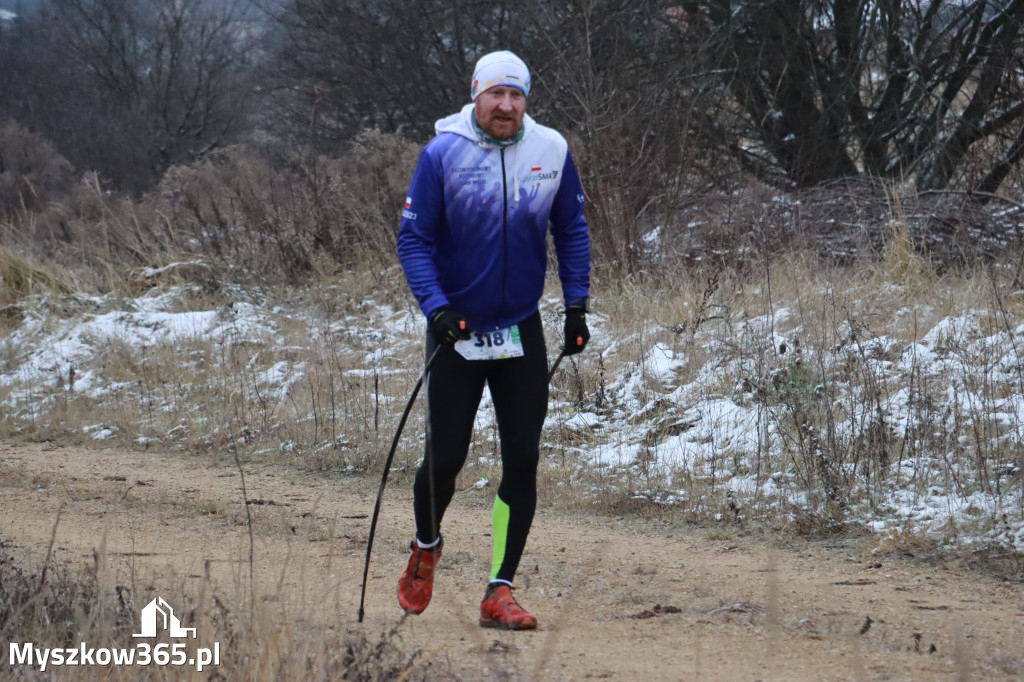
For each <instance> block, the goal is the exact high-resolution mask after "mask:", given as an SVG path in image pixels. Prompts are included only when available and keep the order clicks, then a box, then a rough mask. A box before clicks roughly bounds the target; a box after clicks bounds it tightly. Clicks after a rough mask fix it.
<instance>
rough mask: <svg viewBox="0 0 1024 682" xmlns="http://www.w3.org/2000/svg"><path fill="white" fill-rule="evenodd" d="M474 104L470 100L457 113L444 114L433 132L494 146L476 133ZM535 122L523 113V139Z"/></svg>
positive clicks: (485, 145)
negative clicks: (453, 134) (450, 134)
mask: <svg viewBox="0 0 1024 682" xmlns="http://www.w3.org/2000/svg"><path fill="white" fill-rule="evenodd" d="M474 106H475V105H474V104H473V103H472V102H470V103H469V104H467V105H466V106H464V107H462V110H461V111H459V112H458V113H455V114H452V115H451V116H445V117H444V118H442V119H440V120H439V121H437V122H436V123H435V124H434V133H435V134H437V135H440V134H441V133H455V134H456V135H461V136H462V137H464V138H466V139H468V140H472V141H473V142H475V143H476V144H478V145H479V146H481V147H495V145H494V144H492V143H490V142H488V141H487V140H484V139H481V138H480V136H479V135H478V134H477V131H476V126H475V125H473V108H474ZM536 125H537V122H536V121H534V120H533V119H532V118H531V117H530V115H529V114H524V115H523V139H524V140H525V139H526V137H527V136H528V135H529V134H530V133H531V132H533V129H534V127H535V126H536Z"/></svg>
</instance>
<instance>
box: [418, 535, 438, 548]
mask: <svg viewBox="0 0 1024 682" xmlns="http://www.w3.org/2000/svg"><path fill="white" fill-rule="evenodd" d="M440 544H441V536H440V535H438V536H437V539H436V540H434V541H433V542H431V543H430V544H429V545H428V544H425V543H424V542H423V541H422V540H420V539H419V538H416V545H417V546H418V547H419V548H420V549H434V548H435V547H437V546H438V545H440Z"/></svg>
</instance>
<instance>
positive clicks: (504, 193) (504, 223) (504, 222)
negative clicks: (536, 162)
mask: <svg viewBox="0 0 1024 682" xmlns="http://www.w3.org/2000/svg"><path fill="white" fill-rule="evenodd" d="M500 152H501V201H502V215H501V237H502V243H503V244H502V245H503V247H504V250H503V251H502V254H501V257H502V267H503V272H502V276H501V308H500V309H499V312H500V313H502V314H504V312H505V302H506V293H507V291H506V286H507V282H508V178H507V176H506V175H505V149H504V147H503V148H502V149H501V150H500ZM512 170H513V172H515V169H512ZM500 320H501V315H499V316H498V318H497V319H495V320H494V325H495V326H498V325H499V322H500Z"/></svg>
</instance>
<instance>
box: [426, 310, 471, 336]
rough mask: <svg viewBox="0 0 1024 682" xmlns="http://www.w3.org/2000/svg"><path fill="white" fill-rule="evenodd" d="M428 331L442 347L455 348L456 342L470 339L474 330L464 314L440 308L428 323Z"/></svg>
mask: <svg viewBox="0 0 1024 682" xmlns="http://www.w3.org/2000/svg"><path fill="white" fill-rule="evenodd" d="M427 331H429V332H430V334H431V336H433V337H434V340H435V341H437V342H438V343H439V344H441V345H448V346H454V345H455V342H456V341H464V340H465V339H468V338H469V337H470V335H471V334H472V332H473V330H472V329H471V328H470V326H469V322H467V321H466V318H465V316H463V314H462V313H457V312H455V311H454V310H452V309H451V308H449V307H448V306H444V307H442V308H439V309H438V311H437V312H436V313H434V316H433V317H431V318H430V321H429V322H428V323H427Z"/></svg>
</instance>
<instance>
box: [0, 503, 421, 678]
mask: <svg viewBox="0 0 1024 682" xmlns="http://www.w3.org/2000/svg"><path fill="white" fill-rule="evenodd" d="M58 523H59V518H58ZM108 559H109V557H106V556H105V555H104V553H103V550H102V548H101V549H100V550H99V551H98V552H97V554H96V556H95V561H94V563H93V565H92V566H90V567H88V568H84V569H83V568H77V567H72V566H70V565H69V564H67V563H65V562H63V561H62V560H59V559H56V558H54V557H53V556H52V552H51V553H50V554H48V555H47V556H46V557H45V558H44V559H43V561H42V562H34V561H32V560H30V559H26V558H25V557H23V556H20V555H18V554H17V553H16V551H15V550H14V549H13V548H12V547H11V546H10V545H8V544H7V543H5V542H4V541H2V540H0V636H2V639H3V641H4V642H5V652H4V665H3V666H2V667H0V680H24V679H62V680H180V679H231V680H325V681H326V680H339V679H345V680H360V681H365V682H369V681H371V680H384V679H389V680H390V679H408V680H416V679H426V678H425V676H424V673H423V672H422V671H419V666H418V657H419V651H417V650H410V648H409V647H408V645H407V644H405V643H404V642H402V641H401V640H400V637H399V636H398V629H399V627H400V625H401V621H399V623H398V624H397V625H395V626H393V627H392V628H391V629H390V630H385V631H383V632H380V633H370V632H367V631H366V630H363V629H360V630H359V631H347V630H345V629H343V628H335V627H333V626H331V625H328V624H322V623H315V622H309V621H310V619H301V620H304V621H305V622H304V625H303V627H297V623H298V622H300V619H299V614H300V613H301V608H302V606H301V605H299V604H296V603H292V602H290V601H289V600H288V599H287V598H281V597H280V595H277V594H273V595H271V594H269V593H267V594H263V593H261V594H259V595H258V596H257V598H253V599H249V598H247V597H248V594H247V593H248V588H246V589H243V588H241V587H240V586H222V585H220V584H219V583H216V582H213V581H211V579H210V574H209V566H207V571H206V573H205V575H204V576H203V577H202V579H201V580H199V581H198V584H197V581H194V580H185V579H184V577H183V576H174V575H162V576H161V578H160V580H161V585H163V586H164V587H167V586H171V585H178V588H177V589H173V588H171V589H167V590H164V589H163V588H161V590H160V594H161V596H165V597H166V600H167V601H168V602H169V603H171V604H172V605H173V608H175V612H176V613H177V614H179V615H180V616H181V617H182V625H183V626H185V627H194V628H196V630H197V632H196V638H195V640H192V639H187V640H186V641H185V642H184V643H182V642H181V641H180V640H179V641H178V642H176V643H177V644H178V645H179V646H180V645H184V646H185V647H186V649H185V654H186V655H187V657H188V658H190V659H193V660H196V659H197V658H198V655H197V649H198V648H200V647H202V648H206V649H211V650H212V649H213V648H214V646H215V645H216V646H217V647H218V656H219V661H218V662H217V664H216V665H212V664H208V665H207V666H206V668H205V670H202V671H198V670H197V669H196V666H195V665H180V664H179V665H166V664H165V665H153V664H152V663H151V664H149V665H145V666H143V665H85V664H83V663H82V662H81V661H78V663H77V664H75V665H68V664H64V665H54V664H53V663H51V664H50V665H49V666H48V667H47V668H46V669H45V670H42V669H41V668H42V666H41V665H40V663H39V661H37V660H33V661H32V662H31V663H30V664H28V665H25V664H15V661H13V660H8V654H9V653H10V652H9V651H7V650H6V649H7V646H6V645H7V644H8V643H15V644H17V645H19V647H24V645H25V644H27V643H31V644H32V645H33V647H34V648H35V649H37V650H42V649H67V648H70V649H79V648H80V647H83V646H84V647H86V648H87V649H90V650H92V651H93V652H95V651H96V650H99V649H108V650H111V649H136V650H137V648H138V646H139V645H140V643H145V644H146V645H148V646H149V647H150V648H149V651H150V652H155V651H157V648H158V647H159V646H160V645H161V644H164V645H167V644H169V643H171V642H172V640H169V639H167V637H166V633H163V632H161V634H160V636H159V637H158V639H156V640H149V639H145V640H139V639H136V638H134V637H133V634H134V633H136V632H139V631H140V630H141V623H140V609H141V608H142V607H143V606H145V605H146V604H147V603H148V601H149V600H150V599H151V598H152V597H153V596H155V594H157V592H154V591H152V590H147V584H146V583H145V582H142V581H141V577H139V580H138V581H136V576H135V575H134V574H133V575H130V576H128V578H129V579H128V580H126V581H122V578H124V576H121V577H120V578H115V576H114V575H113V574H112V573H111V572H110V571H109V569H108V568H107V567H106V563H107V561H108ZM185 585H193V587H185ZM271 597H272V598H271ZM167 651H170V649H169V648H168V649H167ZM137 655H141V654H137ZM92 656H93V657H95V656H96V654H95V653H93V655H92ZM176 657H177V654H175V658H176ZM211 658H212V657H211ZM94 660H95V659H94ZM165 663H166V661H165Z"/></svg>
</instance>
